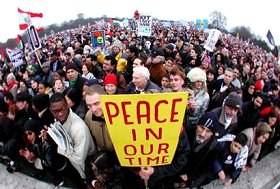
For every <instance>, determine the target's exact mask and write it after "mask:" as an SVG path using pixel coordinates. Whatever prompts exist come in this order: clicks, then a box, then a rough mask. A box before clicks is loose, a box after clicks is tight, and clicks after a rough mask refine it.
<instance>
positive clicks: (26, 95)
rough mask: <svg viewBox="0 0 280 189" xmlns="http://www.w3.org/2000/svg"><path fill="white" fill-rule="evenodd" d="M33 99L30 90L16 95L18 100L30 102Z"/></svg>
mask: <svg viewBox="0 0 280 189" xmlns="http://www.w3.org/2000/svg"><path fill="white" fill-rule="evenodd" d="M31 99H32V96H31V95H30V94H29V93H28V92H19V93H17V95H16V101H17V102H23V101H27V102H29V101H30V100H31Z"/></svg>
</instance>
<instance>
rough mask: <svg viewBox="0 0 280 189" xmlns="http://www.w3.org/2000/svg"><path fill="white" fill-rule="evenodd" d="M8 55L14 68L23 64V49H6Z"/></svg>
mask: <svg viewBox="0 0 280 189" xmlns="http://www.w3.org/2000/svg"><path fill="white" fill-rule="evenodd" d="M6 53H7V55H8V56H9V59H10V61H11V62H12V64H13V67H14V68H17V67H19V66H21V65H22V64H23V53H22V50H21V49H19V48H17V47H16V48H14V49H9V48H6Z"/></svg>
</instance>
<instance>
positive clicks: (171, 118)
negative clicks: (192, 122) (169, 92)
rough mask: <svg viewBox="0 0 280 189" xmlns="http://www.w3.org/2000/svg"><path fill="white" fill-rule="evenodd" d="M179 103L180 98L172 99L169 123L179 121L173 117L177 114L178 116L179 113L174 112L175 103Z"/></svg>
mask: <svg viewBox="0 0 280 189" xmlns="http://www.w3.org/2000/svg"><path fill="white" fill-rule="evenodd" d="M181 101H182V99H181V98H179V99H173V100H172V107H171V115H170V116H171V117H170V122H178V121H179V120H178V119H175V115H178V114H179V112H176V111H175V107H176V103H177V102H181Z"/></svg>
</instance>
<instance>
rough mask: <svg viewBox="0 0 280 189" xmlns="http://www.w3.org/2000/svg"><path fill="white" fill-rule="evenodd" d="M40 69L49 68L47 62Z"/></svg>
mask: <svg viewBox="0 0 280 189" xmlns="http://www.w3.org/2000/svg"><path fill="white" fill-rule="evenodd" d="M42 68H50V63H49V62H44V63H43V64H42Z"/></svg>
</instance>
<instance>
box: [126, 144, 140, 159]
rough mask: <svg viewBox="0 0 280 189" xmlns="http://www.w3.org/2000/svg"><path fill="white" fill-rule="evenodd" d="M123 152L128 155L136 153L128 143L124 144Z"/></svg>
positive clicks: (133, 147)
mask: <svg viewBox="0 0 280 189" xmlns="http://www.w3.org/2000/svg"><path fill="white" fill-rule="evenodd" d="M124 153H125V154H126V155H128V156H133V155H135V154H136V153H137V149H136V147H135V146H134V145H131V144H128V145H125V146H124Z"/></svg>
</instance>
